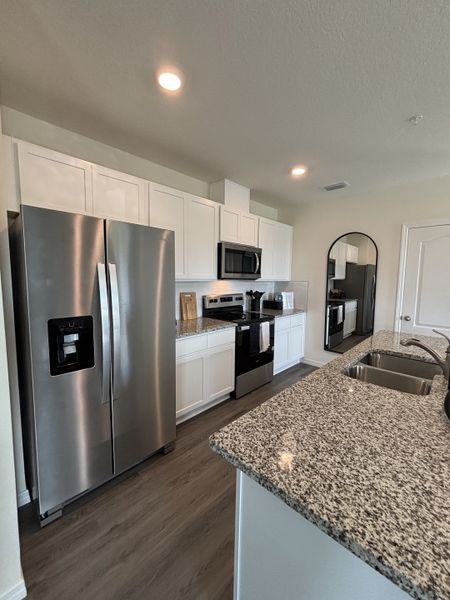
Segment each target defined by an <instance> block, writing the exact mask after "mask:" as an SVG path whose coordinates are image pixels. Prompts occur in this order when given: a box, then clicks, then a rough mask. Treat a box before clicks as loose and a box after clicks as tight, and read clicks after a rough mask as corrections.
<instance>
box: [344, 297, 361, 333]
mask: <svg viewBox="0 0 450 600" xmlns="http://www.w3.org/2000/svg"><path fill="white" fill-rule="evenodd" d="M357 312H358V301H357V300H350V301H349V302H346V303H345V319H344V338H346V337H348V336H349V335H351V334H352V333H353V332H354V331H355V329H356V314H357Z"/></svg>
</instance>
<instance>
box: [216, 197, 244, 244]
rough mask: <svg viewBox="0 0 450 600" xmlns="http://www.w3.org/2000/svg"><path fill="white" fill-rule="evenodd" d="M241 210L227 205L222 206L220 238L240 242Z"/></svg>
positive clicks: (223, 240) (224, 240)
mask: <svg viewBox="0 0 450 600" xmlns="http://www.w3.org/2000/svg"><path fill="white" fill-rule="evenodd" d="M239 219H240V212H239V211H238V210H234V209H232V208H228V207H226V206H221V207H220V240H221V241H222V242H235V243H236V244H238V243H239Z"/></svg>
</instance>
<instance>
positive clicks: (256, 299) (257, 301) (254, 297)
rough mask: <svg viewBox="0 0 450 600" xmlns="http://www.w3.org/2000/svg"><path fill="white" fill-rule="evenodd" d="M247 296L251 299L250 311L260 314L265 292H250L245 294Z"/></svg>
mask: <svg viewBox="0 0 450 600" xmlns="http://www.w3.org/2000/svg"><path fill="white" fill-rule="evenodd" d="M245 294H246V295H247V296H248V297H249V298H250V311H251V312H260V311H261V298H262V297H263V296H264V294H265V292H257V291H256V290H255V291H253V290H250V291H248V292H245Z"/></svg>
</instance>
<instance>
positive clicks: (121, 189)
mask: <svg viewBox="0 0 450 600" xmlns="http://www.w3.org/2000/svg"><path fill="white" fill-rule="evenodd" d="M92 187H93V197H94V208H93V213H94V216H96V217H100V218H102V219H116V220H118V221H128V222H130V223H141V224H142V225H148V214H147V202H146V197H145V188H146V182H145V181H144V180H143V179H139V177H134V176H133V175H128V174H126V173H121V172H120V171H114V170H113V169H107V168H106V167H99V166H97V165H93V167H92Z"/></svg>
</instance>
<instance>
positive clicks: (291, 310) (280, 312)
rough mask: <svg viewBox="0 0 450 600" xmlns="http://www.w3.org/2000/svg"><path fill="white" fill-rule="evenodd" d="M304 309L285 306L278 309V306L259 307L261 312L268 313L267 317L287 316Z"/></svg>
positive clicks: (299, 312)
mask: <svg viewBox="0 0 450 600" xmlns="http://www.w3.org/2000/svg"><path fill="white" fill-rule="evenodd" d="M304 312H305V311H304V310H303V309H301V308H285V309H284V310H280V309H278V308H261V314H263V315H268V316H269V317H272V316H273V317H275V319H276V318H277V317H289V316H291V315H299V314H301V313H304Z"/></svg>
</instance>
